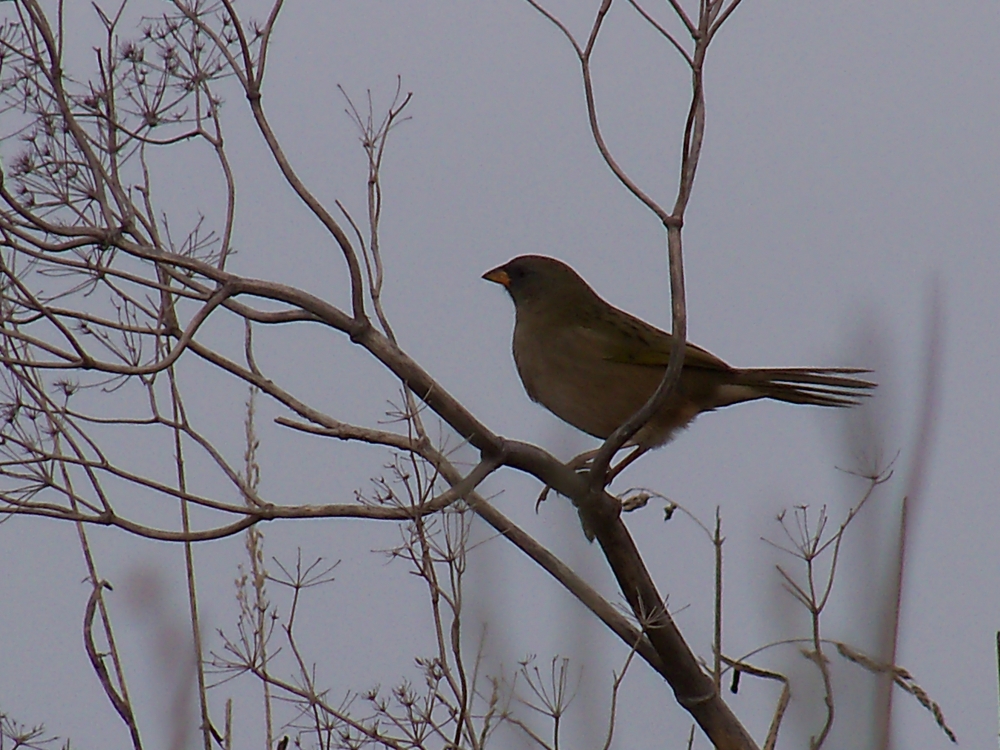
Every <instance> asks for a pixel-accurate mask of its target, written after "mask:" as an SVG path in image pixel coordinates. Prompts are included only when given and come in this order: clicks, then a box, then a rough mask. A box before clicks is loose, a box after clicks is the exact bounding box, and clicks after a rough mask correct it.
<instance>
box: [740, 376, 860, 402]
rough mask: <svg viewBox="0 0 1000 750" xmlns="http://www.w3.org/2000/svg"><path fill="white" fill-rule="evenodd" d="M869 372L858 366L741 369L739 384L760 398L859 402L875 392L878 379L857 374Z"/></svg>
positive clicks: (794, 400) (792, 400)
mask: <svg viewBox="0 0 1000 750" xmlns="http://www.w3.org/2000/svg"><path fill="white" fill-rule="evenodd" d="M869 372H871V370H864V369H861V368H856V367H779V368H763V367H762V368H752V369H748V370H740V377H739V379H738V384H739V385H741V386H745V387H748V388H750V389H752V390H753V391H755V392H756V393H757V394H758V395H757V396H756V397H757V398H773V399H775V400H776V401H787V402H788V403H791V404H812V405H814V406H855V405H857V404H859V403H861V400H862V399H864V398H866V397H867V396H870V395H871V390H872V389H873V388H874V387H875V383H873V382H871V381H869V380H864V379H862V378H859V377H854V376H856V375H865V374H867V373H869Z"/></svg>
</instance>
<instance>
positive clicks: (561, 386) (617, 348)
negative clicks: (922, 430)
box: [483, 255, 875, 482]
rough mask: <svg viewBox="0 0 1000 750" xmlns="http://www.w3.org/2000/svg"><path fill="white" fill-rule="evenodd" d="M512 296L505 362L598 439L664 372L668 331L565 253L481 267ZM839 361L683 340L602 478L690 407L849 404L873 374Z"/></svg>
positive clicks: (689, 416)
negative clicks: (803, 360) (742, 364)
mask: <svg viewBox="0 0 1000 750" xmlns="http://www.w3.org/2000/svg"><path fill="white" fill-rule="evenodd" d="M483 278H484V279H486V280H487V281H492V282H494V283H496V284H499V285H501V286H502V287H504V288H505V289H506V290H507V293H508V294H509V295H510V297H511V299H512V300H513V302H514V311H515V322H514V336H513V346H512V349H513V354H514V363H515V365H516V366H517V372H518V375H519V376H520V378H521V383H522V384H523V385H524V389H525V391H526V392H527V394H528V396H529V397H530V398H531V400H533V401H535V402H537V403H539V404H541V405H542V406H544V407H545V408H546V409H548V410H549V411H550V412H552V413H553V414H555V415H556V416H557V417H559V418H560V419H562V420H563V421H565V422H568V423H569V424H571V425H572V426H573V427H576V428H577V429H578V430H581V431H583V432H585V433H587V434H588V435H593V436H594V437H597V438H601V439H602V440H604V439H607V438H608V436H609V435H611V433H613V432H614V431H615V430H616V429H617V428H618V427H619V426H620V425H622V424H623V423H624V422H625V421H626V420H627V419H628V418H629V417H631V416H632V415H633V414H634V413H635V412H637V411H638V410H639V409H640V408H641V407H642V406H643V404H645V403H646V401H647V400H648V399H649V397H650V396H652V395H653V393H654V392H655V390H656V388H657V387H658V386H659V384H660V381H661V380H662V379H663V375H664V373H665V372H666V368H667V363H668V361H669V359H670V349H671V344H672V341H673V338H672V336H671V334H669V333H667V332H666V331H662V330H660V329H659V328H657V327H655V326H653V325H651V324H650V323H647V322H645V321H644V320H641V319H639V318H637V317H635V316H634V315H630V314H629V313H627V312H625V311H624V310H620V309H618V308H617V307H614V306H613V305H611V304H610V303H608V302H606V301H605V300H603V299H602V298H601V297H600V296H598V294H597V292H595V291H594V290H593V289H592V288H591V287H590V285H589V284H587V282H586V281H584V280H583V278H582V277H581V276H580V275H579V274H578V273H577V272H576V271H574V270H573V269H572V268H571V267H570V266H568V265H567V264H566V263H563V262H562V261H560V260H557V259H555V258H550V257H546V256H543V255H521V256H518V257H516V258H514V259H512V260H510V261H508V262H507V263H504V264H503V265H502V266H497V267H496V268H494V269H492V270H489V271H487V272H486V273H484V274H483ZM868 372H870V371H869V370H864V369H859V368H845V367H779V368H749V369H741V368H737V367H732V366H731V365H729V364H727V363H726V362H724V361H723V360H721V359H719V358H718V357H716V356H715V355H714V354H711V353H709V352H708V351H706V350H705V349H702V348H701V347H700V346H696V345H694V344H692V343H686V346H685V349H684V366H683V368H682V370H681V376H680V380H679V382H678V383H677V385H676V387H675V389H674V390H673V392H672V393H671V395H670V396H669V397H668V398H667V400H666V402H665V403H664V404H663V405H662V406H661V407H660V408H659V410H658V411H657V412H656V413H654V414H653V416H652V417H651V418H650V419H649V421H648V422H647V423H646V424H645V425H644V426H643V427H642V428H641V429H640V430H639V431H638V432H637V433H636V434H635V435H634V436H633V437H632V438H631V440H630V441H629V443H627V444H626V445H627V446H632V447H633V450H632V452H631V453H630V454H629V455H627V456H626V457H625V458H623V459H622V460H621V462H620V463H619V464H618V465H617V466H615V467H613V468H612V469H611V471H610V473H609V474H608V477H609V479H608V480H607V481H608V482H610V481H611V479H613V478H614V477H615V476H617V474H618V473H619V472H620V471H621V470H622V469H624V468H625V466H627V465H629V464H631V463H632V462H633V461H634V460H635V459H637V458H638V457H639V456H641V455H642V454H643V453H645V452H646V451H648V450H650V449H653V448H657V447H659V446H661V445H664V444H665V443H667V442H669V441H670V440H671V438H673V437H674V436H675V434H676V433H677V432H678V431H679V430H682V429H683V428H685V427H687V426H688V425H689V424H690V423H691V422H692V420H694V418H695V417H697V416H698V415H699V414H701V413H703V412H707V411H713V410H715V409H719V408H721V407H724V406H730V405H732V404H739V403H743V402H745V401H755V400H758V399H763V398H769V399H774V400H776V401H785V402H788V403H792V404H811V405H814V406H826V407H848V406H854V405H856V404H858V403H860V401H861V399H862V398H863V397H864V396H866V395H869V394H870V391H871V389H872V388H874V387H875V383H873V382H870V381H868V380H864V379H862V378H859V377H856V376H858V375H863V374H866V373H868Z"/></svg>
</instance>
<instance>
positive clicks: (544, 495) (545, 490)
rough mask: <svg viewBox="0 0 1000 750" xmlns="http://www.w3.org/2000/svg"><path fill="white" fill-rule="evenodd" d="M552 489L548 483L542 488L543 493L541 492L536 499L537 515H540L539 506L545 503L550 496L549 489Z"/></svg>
mask: <svg viewBox="0 0 1000 750" xmlns="http://www.w3.org/2000/svg"><path fill="white" fill-rule="evenodd" d="M550 489H552V488H551V487H549V486H548V485H545V487H544V488H543V489H542V492H541V494H539V496H538V499H537V500H535V515H538V508H539V507H540V506H541V504H542V503H544V502H545V501H546V500H547V499H548V497H549V490H550Z"/></svg>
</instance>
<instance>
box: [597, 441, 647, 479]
mask: <svg viewBox="0 0 1000 750" xmlns="http://www.w3.org/2000/svg"><path fill="white" fill-rule="evenodd" d="M646 450H647V448H645V447H643V446H641V445H637V446H636V447H635V450H634V451H632V452H631V453H629V454H628V455H627V456H625V458H623V459H622V460H621V461H619V462H618V463H617V464H615V465H614V466H612V467H611V468H610V469H609V470H608V476H607V482H606V483H605V486H607V485H609V484H611V483H612V482H613V481H615V478H617V476H618V475H619V474H621V473H622V471H624V470H625V468H626V467H628V465H629V464H631V463H632V462H633V461H635V460H636V459H637V458H639V456H641V455H642V454H643V453H645V452H646Z"/></svg>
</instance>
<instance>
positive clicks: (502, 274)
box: [483, 266, 510, 288]
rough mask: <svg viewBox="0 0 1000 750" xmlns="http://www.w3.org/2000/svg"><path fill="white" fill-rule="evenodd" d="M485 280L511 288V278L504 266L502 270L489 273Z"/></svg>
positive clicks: (496, 269) (485, 275)
mask: <svg viewBox="0 0 1000 750" xmlns="http://www.w3.org/2000/svg"><path fill="white" fill-rule="evenodd" d="M483 278H484V279H486V280H487V281H492V282H493V283H494V284H499V285H500V286H502V287H505V288H506V287H508V286H510V276H508V275H507V272H506V271H505V270H503V267H502V266H501V267H500V268H494V269H493V270H492V271H487V272H486V273H484V274H483Z"/></svg>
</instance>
